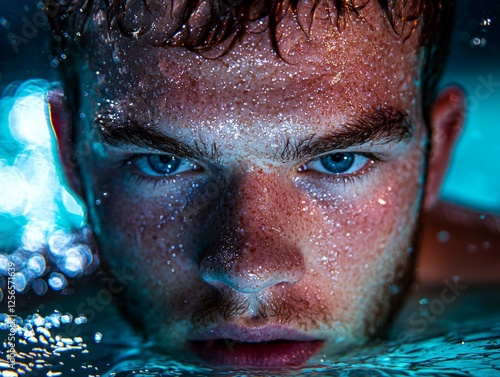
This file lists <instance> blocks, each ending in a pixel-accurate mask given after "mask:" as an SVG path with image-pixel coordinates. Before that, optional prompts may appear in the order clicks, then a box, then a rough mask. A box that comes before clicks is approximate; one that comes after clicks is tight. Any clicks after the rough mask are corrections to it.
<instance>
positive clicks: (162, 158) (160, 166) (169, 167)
mask: <svg viewBox="0 0 500 377" xmlns="http://www.w3.org/2000/svg"><path fill="white" fill-rule="evenodd" d="M148 163H149V166H150V167H151V169H153V170H154V171H155V172H157V173H158V174H165V175H167V174H172V173H175V171H176V170H177V168H178V167H179V165H180V164H181V160H180V159H178V158H175V157H174V156H169V155H150V156H148Z"/></svg>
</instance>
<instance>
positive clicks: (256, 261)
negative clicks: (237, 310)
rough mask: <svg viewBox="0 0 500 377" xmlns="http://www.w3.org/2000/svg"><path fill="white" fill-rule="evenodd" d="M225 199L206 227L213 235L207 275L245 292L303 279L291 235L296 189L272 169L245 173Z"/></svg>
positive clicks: (203, 269) (204, 265)
mask: <svg viewBox="0 0 500 377" xmlns="http://www.w3.org/2000/svg"><path fill="white" fill-rule="evenodd" d="M220 200H221V202H220V203H219V205H217V206H214V213H212V216H211V221H209V225H208V229H207V230H208V232H209V233H210V234H212V237H211V242H210V243H209V244H208V247H207V248H206V249H205V251H204V253H203V255H202V257H201V261H200V265H199V269H200V275H201V277H202V279H204V280H205V281H206V282H207V283H209V284H211V285H212V286H214V287H216V288H218V289H221V288H223V287H224V286H227V287H230V288H232V289H234V290H236V291H238V292H241V293H257V292H260V291H263V290H265V289H266V288H269V287H272V286H274V285H276V284H282V285H283V284H286V285H291V284H295V283H297V282H298V281H300V279H301V278H302V276H303V275H304V272H305V262H304V257H303V255H302V253H301V251H300V249H299V248H298V246H297V245H296V242H295V241H294V240H293V238H294V237H291V233H293V230H294V229H293V228H294V226H295V224H294V221H293V220H294V219H293V218H294V216H293V215H292V214H293V213H295V212H296V211H297V210H298V209H297V208H294V207H297V203H299V200H298V198H296V197H295V196H294V190H293V189H292V187H289V186H287V185H286V182H282V179H281V178H280V177H279V176H278V177H276V176H273V175H272V174H271V173H264V172H262V171H257V172H252V173H244V174H243V176H240V177H238V178H237V179H233V181H232V182H231V183H230V184H229V185H228V187H227V189H226V190H225V192H224V194H223V195H222V197H221V199H220ZM215 207H216V208H215Z"/></svg>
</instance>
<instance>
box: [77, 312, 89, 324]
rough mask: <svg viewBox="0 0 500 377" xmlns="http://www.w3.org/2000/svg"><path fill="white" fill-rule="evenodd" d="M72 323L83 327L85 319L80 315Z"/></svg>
mask: <svg viewBox="0 0 500 377" xmlns="http://www.w3.org/2000/svg"><path fill="white" fill-rule="evenodd" d="M74 322H75V324H76V325H83V324H84V323H87V317H85V316H84V315H81V314H80V315H79V316H78V317H76V318H75V321H74Z"/></svg>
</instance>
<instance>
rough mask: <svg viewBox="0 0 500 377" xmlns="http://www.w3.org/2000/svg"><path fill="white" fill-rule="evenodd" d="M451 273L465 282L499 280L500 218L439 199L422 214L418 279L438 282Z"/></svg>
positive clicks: (487, 282)
mask: <svg viewBox="0 0 500 377" xmlns="http://www.w3.org/2000/svg"><path fill="white" fill-rule="evenodd" d="M454 275H456V276H459V277H460V279H461V280H462V281H464V282H468V283H476V284H490V283H499V282H500V217H498V216H494V215H491V214H487V213H481V212H475V211H473V210H470V209H466V208H463V207H459V206H457V205H454V204H450V203H445V202H441V203H439V204H438V205H437V206H436V207H435V209H434V210H432V211H431V212H429V213H426V214H425V215H424V216H423V237H422V245H421V252H420V256H419V259H418V265H417V278H418V280H419V282H421V283H424V284H439V283H440V282H441V281H442V280H443V279H445V278H448V277H450V276H454Z"/></svg>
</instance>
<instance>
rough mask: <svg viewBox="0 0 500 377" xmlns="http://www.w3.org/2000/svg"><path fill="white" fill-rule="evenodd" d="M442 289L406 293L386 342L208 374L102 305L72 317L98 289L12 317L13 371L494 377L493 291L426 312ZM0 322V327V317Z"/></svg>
mask: <svg viewBox="0 0 500 377" xmlns="http://www.w3.org/2000/svg"><path fill="white" fill-rule="evenodd" d="M445 285H446V284H445ZM445 285H443V287H444V286H445ZM443 287H438V288H437V289H433V290H425V291H420V292H417V293H415V294H413V295H412V296H411V299H410V300H409V302H408V303H407V305H406V306H405V307H404V309H403V310H402V312H401V313H400V315H399V316H398V317H397V319H396V322H395V325H394V327H393V328H392V330H391V331H390V335H389V340H385V341H376V342H373V343H372V344H369V345H366V346H364V347H359V348H358V349H354V350H351V351H349V352H347V353H344V354H341V355H336V356H323V355H319V356H318V357H316V358H314V359H313V361H312V362H310V363H308V365H306V366H304V367H302V368H295V369H288V370H286V371H284V370H279V371H276V370H274V371H273V370H269V371H263V370H259V371H255V370H254V371H252V370H234V369H232V370H230V369H216V370H214V369H211V368H208V367H205V366H203V365H201V364H197V365H192V364H186V363H181V362H179V361H176V360H173V359H172V358H169V357H168V356H165V355H160V354H158V353H155V350H154V348H153V347H152V345H150V344H148V343H145V342H144V341H142V340H141V339H140V338H139V337H138V335H137V334H136V332H134V331H133V330H132V329H131V328H130V326H129V325H128V323H126V322H125V321H124V319H123V318H122V317H121V315H120V314H119V313H118V310H117V309H116V307H115V306H114V305H112V304H110V303H108V304H107V305H105V303H103V304H102V305H101V306H95V305H94V306H93V307H94V308H95V311H94V312H92V311H89V310H88V309H89V308H88V307H86V308H84V310H83V311H84V312H85V313H86V315H87V317H85V316H83V315H79V314H77V311H76V309H75V308H76V307H80V308H82V306H81V303H82V302H85V301H87V302H88V298H89V297H99V294H100V292H102V288H101V287H92V288H91V289H86V290H85V291H82V290H81V289H80V290H78V292H80V294H74V295H69V296H67V297H64V296H59V298H57V297H51V299H53V300H50V302H51V304H47V301H45V302H43V301H42V300H40V301H39V302H38V303H36V304H35V305H32V307H30V308H29V310H27V311H26V313H22V314H21V313H20V314H21V316H22V318H24V321H23V322H21V321H20V320H19V319H18V324H19V328H18V332H17V334H18V336H17V345H16V351H17V352H18V363H19V364H18V368H19V369H18V370H19V371H20V372H22V371H27V374H26V375H28V376H46V375H47V376H48V375H62V376H71V375H74V376H109V377H112V376H114V377H126V376H127V377H128V376H130V377H132V376H136V377H137V376H301V375H307V376H357V377H358V376H485V377H489V376H500V318H499V313H500V298H499V297H498V287H479V288H473V287H467V288H466V289H465V290H464V291H463V292H461V294H460V295H459V296H458V297H457V298H456V300H454V301H453V302H449V303H447V304H446V303H445V305H444V306H443V309H442V310H439V311H437V309H434V310H433V309H432V307H434V308H437V307H438V306H437V305H433V306H432V304H431V306H429V304H430V303H432V302H435V303H436V302H438V301H439V300H440V299H441V298H442V297H443V296H442V291H443ZM80 288H82V287H80ZM99 302H100V301H99ZM0 308H1V307H0ZM54 308H57V310H58V311H57V312H54V311H53V310H54ZM66 310H67V311H66ZM37 312H39V313H40V314H34V313H37ZM68 312H69V313H68ZM28 313H29V314H28ZM415 313H418V316H415ZM1 320H2V321H3V322H4V323H5V317H2V318H1ZM0 328H1V329H2V330H3V331H0V339H1V338H3V339H5V338H6V336H7V334H8V329H6V327H5V325H0ZM402 334H405V336H404V337H402V336H401V335H402ZM408 334H409V336H408ZM34 338H37V340H34ZM23 339H24V340H23ZM51 339H52V340H51ZM402 339H404V340H405V341H404V342H402V341H401V340H402ZM2 362H3V363H5V362H6V360H5V345H4V347H2V348H1V351H0V370H2V368H1V366H2V365H6V364H2ZM30 365H31V367H30ZM34 365H37V367H34ZM49 372H50V373H52V374H47V373H49ZM58 373H61V374H58ZM0 375H1V374H0ZM19 375H23V374H21V373H19Z"/></svg>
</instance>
